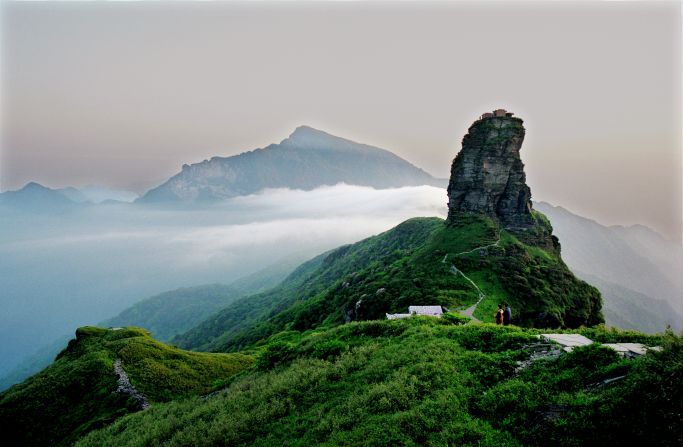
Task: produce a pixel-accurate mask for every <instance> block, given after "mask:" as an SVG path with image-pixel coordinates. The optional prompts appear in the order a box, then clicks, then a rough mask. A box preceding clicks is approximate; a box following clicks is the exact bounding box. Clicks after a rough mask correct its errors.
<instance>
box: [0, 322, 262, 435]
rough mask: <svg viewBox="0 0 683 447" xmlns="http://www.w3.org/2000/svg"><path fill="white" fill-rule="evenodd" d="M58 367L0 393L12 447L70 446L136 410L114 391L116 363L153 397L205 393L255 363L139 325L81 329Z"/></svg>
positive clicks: (0, 422)
mask: <svg viewBox="0 0 683 447" xmlns="http://www.w3.org/2000/svg"><path fill="white" fill-rule="evenodd" d="M76 336H77V337H76V339H75V340H72V341H71V342H70V343H69V346H68V347H67V348H66V349H65V350H64V351H63V352H62V353H61V354H60V355H59V356H58V358H57V359H56V360H55V362H54V363H53V364H51V365H50V366H48V367H47V368H46V369H44V370H43V371H42V372H40V373H38V374H36V375H34V376H33V377H31V378H29V379H27V380H26V381H24V382H23V383H21V384H19V385H15V386H13V387H11V388H10V389H9V390H7V391H5V392H3V393H2V394H0V431H1V432H2V433H3V437H4V438H5V439H13V440H14V442H15V444H14V445H69V444H70V443H72V442H73V441H74V440H75V439H77V438H78V437H79V436H82V435H83V434H85V433H87V432H88V431H90V430H92V429H93V428H97V427H100V426H102V425H106V424H108V423H110V422H112V421H113V420H114V419H115V418H117V417H120V416H122V415H124V414H127V413H129V412H131V411H135V410H136V407H135V405H134V402H132V401H131V400H129V399H128V398H126V397H124V396H122V395H119V394H115V393H114V391H115V390H116V387H117V383H116V376H115V375H114V373H113V366H112V365H113V362H114V360H115V359H116V358H120V359H121V360H122V366H123V368H124V370H125V371H126V372H127V373H128V376H129V378H130V381H131V383H132V384H133V386H135V387H136V388H137V390H138V391H140V392H142V393H143V394H145V395H146V396H147V397H148V399H149V400H150V401H151V402H163V401H167V400H171V399H178V398H182V397H188V396H194V395H200V394H205V393H208V392H210V391H212V390H213V389H214V387H215V386H217V385H222V384H223V383H224V381H226V380H228V379H229V378H230V377H231V376H233V375H235V374H236V373H238V372H240V371H242V370H244V369H246V368H248V367H250V366H251V365H252V363H253V357H251V356H247V355H243V354H206V353H195V352H185V351H182V350H180V349H177V348H174V347H171V346H167V345H164V344H163V343H160V342H158V341H156V340H154V339H152V338H151V337H149V335H148V333H147V332H145V331H143V330H141V329H137V328H126V329H122V330H116V331H114V330H105V329H99V328H94V327H87V328H80V329H79V330H78V331H77V332H76Z"/></svg>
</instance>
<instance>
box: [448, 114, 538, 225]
mask: <svg viewBox="0 0 683 447" xmlns="http://www.w3.org/2000/svg"><path fill="white" fill-rule="evenodd" d="M522 123H523V121H522V120H521V119H519V118H513V117H511V116H501V117H489V118H482V119H479V120H477V121H475V122H474V124H472V126H470V128H469V131H468V133H467V135H465V137H464V138H463V140H462V150H461V151H460V152H459V153H458V155H457V156H456V157H455V159H454V160H453V164H452V165H451V179H450V183H449V185H448V198H449V200H448V220H449V222H453V221H454V219H455V217H456V216H457V214H458V213H462V212H466V213H467V212H474V213H483V214H487V215H489V216H491V217H494V218H496V219H497V220H498V221H500V222H501V223H502V224H503V226H505V227H511V228H518V229H524V228H529V227H531V226H533V225H534V219H533V216H532V213H531V210H532V208H531V190H530V189H529V187H528V186H527V184H526V176H525V174H524V164H523V163H522V160H521V159H520V157H519V150H520V148H521V147H522V142H523V141H524V126H523V125H522Z"/></svg>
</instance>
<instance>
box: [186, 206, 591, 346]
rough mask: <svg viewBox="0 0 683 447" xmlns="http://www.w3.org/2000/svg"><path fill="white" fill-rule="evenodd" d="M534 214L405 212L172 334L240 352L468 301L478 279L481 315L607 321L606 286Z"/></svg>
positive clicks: (523, 321) (550, 322) (529, 322)
mask: <svg viewBox="0 0 683 447" xmlns="http://www.w3.org/2000/svg"><path fill="white" fill-rule="evenodd" d="M534 218H535V219H536V220H537V221H538V225H537V226H536V227H534V228H531V229H529V230H526V231H525V232H524V233H522V234H516V233H512V232H510V231H508V230H505V229H501V228H500V227H499V226H498V224H497V223H496V222H495V221H494V220H492V219H490V218H488V217H485V216H482V215H476V214H463V215H462V216H460V218H459V219H458V220H457V221H456V222H453V223H451V225H445V224H444V221H443V220H441V219H438V218H415V219H410V220H407V221H406V222H404V223H402V224H400V225H398V226H397V227H395V228H393V229H392V230H389V231H387V232H385V233H383V234H380V235H378V236H374V237H371V238H368V239H365V240H363V241H360V242H358V243H356V244H353V245H348V246H344V247H341V248H338V249H336V250H334V251H332V252H330V253H329V254H327V255H323V256H322V257H319V258H316V260H314V261H311V262H310V263H309V264H306V265H304V266H303V267H302V268H301V269H300V270H299V271H298V272H297V273H296V274H295V275H293V276H292V277H290V278H288V279H287V280H286V281H285V282H284V283H283V284H282V285H281V286H279V287H277V288H275V289H273V290H271V291H270V292H268V293H266V294H261V295H257V296H254V297H247V298H243V299H242V300H240V301H238V302H236V303H235V304H233V305H232V306H229V307H228V308H226V309H225V310H223V311H221V312H219V313H218V314H216V315H214V316H213V317H211V318H210V319H209V320H207V321H206V322H204V323H202V324H200V325H199V326H197V327H196V328H194V329H192V330H191V331H189V332H188V333H186V334H183V335H182V336H179V337H177V338H176V339H175V340H174V342H176V343H178V344H179V345H180V346H183V347H186V348H192V349H200V350H211V351H234V350H238V349H244V348H245V347H247V346H250V345H252V344H254V343H256V342H257V341H259V340H263V339H265V338H267V337H269V336H271V335H273V334H275V333H277V332H279V331H282V330H287V329H293V330H297V331H305V330H308V329H312V328H318V327H330V326H334V325H338V324H342V323H344V322H348V321H357V320H370V319H382V318H384V317H385V313H394V312H405V311H406V309H407V307H408V306H409V305H441V306H444V307H446V308H449V309H463V308H466V307H468V306H470V305H472V304H474V303H475V302H477V300H478V299H479V291H478V290H477V287H479V289H481V290H482V291H483V292H484V293H485V294H486V295H487V298H486V299H485V300H484V301H483V302H482V303H481V306H482V307H481V310H479V309H478V313H477V316H479V317H480V319H482V320H484V321H490V320H491V318H492V316H493V309H494V308H495V306H496V302H498V303H501V302H505V301H507V302H509V303H510V304H511V305H512V307H513V309H514V311H515V314H514V316H515V323H516V324H518V325H524V326H540V327H578V326H581V325H594V324H597V323H600V322H602V315H601V313H600V307H601V302H600V294H599V292H598V291H597V289H595V288H594V287H591V286H590V285H588V284H586V283H585V282H583V281H581V280H578V279H577V278H575V277H574V275H573V274H572V273H571V271H569V269H568V268H567V266H566V265H565V264H564V263H563V262H562V260H561V258H560V256H559V245H558V244H557V241H556V240H554V239H552V238H551V237H550V233H551V231H552V228H551V227H550V224H549V223H548V222H547V220H546V219H545V218H544V217H543V216H542V215H541V214H540V213H535V214H534ZM455 269H457V270H455ZM458 271H460V272H461V273H458ZM470 280H471V281H473V282H474V283H475V284H476V287H475V286H474V285H473V284H472V282H471V281H470Z"/></svg>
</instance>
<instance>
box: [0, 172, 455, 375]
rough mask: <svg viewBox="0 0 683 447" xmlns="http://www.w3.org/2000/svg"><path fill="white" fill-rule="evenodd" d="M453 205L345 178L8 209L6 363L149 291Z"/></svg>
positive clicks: (1, 246) (322, 246)
mask: <svg viewBox="0 0 683 447" xmlns="http://www.w3.org/2000/svg"><path fill="white" fill-rule="evenodd" d="M445 215H446V191H445V190H443V189H440V188H435V187H430V186H420V187H405V188H398V189H385V190H374V189H372V188H366V187H359V186H349V185H344V184H339V185H336V186H330V187H322V188H319V189H316V190H313V191H307V192H305V191H298V190H288V189H277V190H266V191H263V192H261V193H259V194H255V195H250V196H243V197H238V198H235V199H232V200H228V201H225V202H221V203H218V204H204V205H192V206H188V205H183V206H176V207H159V206H156V207H152V206H143V205H140V204H123V203H121V204H101V205H92V206H84V207H82V208H79V209H75V210H72V211H68V212H63V213H49V214H48V213H44V212H41V211H40V209H31V210H26V209H24V210H23V211H21V212H17V211H14V212H10V211H9V210H2V212H0V283H1V284H2V285H3V286H2V293H1V294H0V306H2V309H3V312H2V314H1V315H0V338H1V339H2V340H3V341H4V343H2V345H0V375H4V374H6V373H7V372H8V371H9V370H11V369H12V368H13V367H14V366H16V365H17V364H18V363H19V362H21V360H22V359H24V358H25V357H27V356H28V355H30V354H32V353H33V352H34V351H36V350H37V349H39V348H40V347H41V346H43V345H46V344H49V343H51V342H53V341H54V339H55V338H57V337H59V336H61V335H63V334H67V333H73V331H74V330H75V329H76V328H77V327H79V326H83V325H89V324H97V323H98V322H100V321H103V320H105V319H107V318H110V317H112V316H114V315H116V314H117V313H119V312H120V311H121V310H123V309H125V308H126V307H128V306H130V305H131V304H133V303H135V302H137V301H139V300H141V299H144V298H146V297H148V296H151V295H154V294H157V293H160V292H163V291H166V290H171V289H175V288H178V287H185V286H193V285H199V284H207V283H229V282H231V281H233V280H235V279H237V278H239V277H241V276H244V275H247V274H249V273H252V272H255V271H258V270H260V269H262V268H265V267H267V266H269V265H272V264H275V263H277V262H278V261H281V260H282V259H284V258H292V257H294V258H296V259H297V260H301V261H303V260H305V259H308V258H310V257H313V256H315V255H317V254H319V253H322V252H324V251H326V250H329V249H332V248H334V247H337V246H339V245H343V244H347V243H352V242H355V241H358V240H360V239H363V238H365V237H367V236H370V235H373V234H377V233H380V232H382V231H385V230H388V229H390V228H391V227H393V226H395V225H396V224H398V223H400V222H402V221H404V220H406V219H408V218H411V217H417V216H440V217H445Z"/></svg>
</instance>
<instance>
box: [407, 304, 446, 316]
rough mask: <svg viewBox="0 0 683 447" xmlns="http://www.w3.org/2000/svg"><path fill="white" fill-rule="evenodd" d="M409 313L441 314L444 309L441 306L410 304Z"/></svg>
mask: <svg viewBox="0 0 683 447" xmlns="http://www.w3.org/2000/svg"><path fill="white" fill-rule="evenodd" d="M408 313H411V314H413V313H414V314H418V315H441V314H443V309H442V308H441V306H409V307H408Z"/></svg>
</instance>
